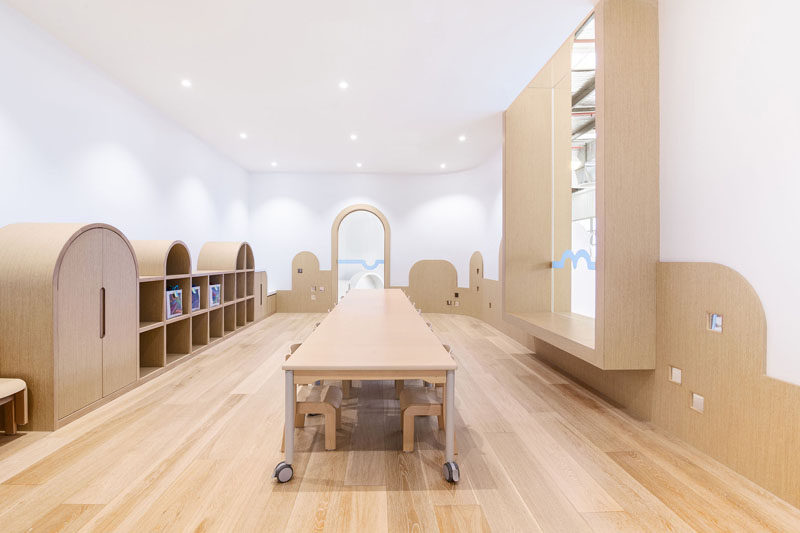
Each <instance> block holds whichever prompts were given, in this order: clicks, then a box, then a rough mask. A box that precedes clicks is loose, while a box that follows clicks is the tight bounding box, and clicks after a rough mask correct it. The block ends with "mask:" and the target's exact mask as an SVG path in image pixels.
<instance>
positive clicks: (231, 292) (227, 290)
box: [222, 273, 236, 303]
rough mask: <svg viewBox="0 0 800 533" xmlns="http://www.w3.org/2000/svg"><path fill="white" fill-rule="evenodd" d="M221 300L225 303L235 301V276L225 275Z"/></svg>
mask: <svg viewBox="0 0 800 533" xmlns="http://www.w3.org/2000/svg"><path fill="white" fill-rule="evenodd" d="M222 292H223V293H224V296H223V300H224V302H225V303H229V302H233V301H235V300H236V274H233V273H231V274H225V276H224V281H223V283H222Z"/></svg>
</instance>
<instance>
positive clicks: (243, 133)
mask: <svg viewBox="0 0 800 533" xmlns="http://www.w3.org/2000/svg"><path fill="white" fill-rule="evenodd" d="M239 137H240V138H242V139H247V134H246V133H245V132H242V133H240V134H239Z"/></svg>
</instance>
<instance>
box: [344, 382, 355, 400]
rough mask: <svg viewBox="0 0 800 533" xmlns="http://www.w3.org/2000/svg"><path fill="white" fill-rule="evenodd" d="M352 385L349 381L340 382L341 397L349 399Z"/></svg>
mask: <svg viewBox="0 0 800 533" xmlns="http://www.w3.org/2000/svg"><path fill="white" fill-rule="evenodd" d="M352 385H353V382H352V381H350V380H349V379H344V380H342V396H344V397H345V398H349V397H350V387H351V386H352Z"/></svg>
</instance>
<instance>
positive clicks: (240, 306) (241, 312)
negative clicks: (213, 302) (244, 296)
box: [236, 302, 247, 328]
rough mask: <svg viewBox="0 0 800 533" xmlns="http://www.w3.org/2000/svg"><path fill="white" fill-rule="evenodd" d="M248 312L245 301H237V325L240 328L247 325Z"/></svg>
mask: <svg viewBox="0 0 800 533" xmlns="http://www.w3.org/2000/svg"><path fill="white" fill-rule="evenodd" d="M246 318H247V313H246V311H245V302H237V303H236V327H237V328H240V327H242V326H244V325H245V319H246Z"/></svg>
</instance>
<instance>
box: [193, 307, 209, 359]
mask: <svg viewBox="0 0 800 533" xmlns="http://www.w3.org/2000/svg"><path fill="white" fill-rule="evenodd" d="M208 342H209V337H208V313H202V314H199V315H196V316H193V317H192V351H193V352H194V351H195V350H199V349H200V348H202V347H204V346H206V345H207V344H208Z"/></svg>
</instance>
